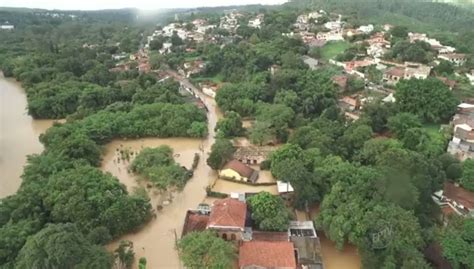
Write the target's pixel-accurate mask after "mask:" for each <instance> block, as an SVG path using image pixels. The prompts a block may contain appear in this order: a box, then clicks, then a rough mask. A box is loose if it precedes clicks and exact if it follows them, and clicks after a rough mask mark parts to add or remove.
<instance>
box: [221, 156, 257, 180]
mask: <svg viewBox="0 0 474 269" xmlns="http://www.w3.org/2000/svg"><path fill="white" fill-rule="evenodd" d="M219 177H221V178H224V179H233V180H238V181H245V182H252V183H255V182H256V181H257V179H258V171H256V170H254V169H253V168H251V167H249V166H247V165H245V164H243V163H241V162H239V161H237V160H231V161H229V162H228V163H227V164H226V165H224V167H223V168H222V169H221V170H220V171H219Z"/></svg>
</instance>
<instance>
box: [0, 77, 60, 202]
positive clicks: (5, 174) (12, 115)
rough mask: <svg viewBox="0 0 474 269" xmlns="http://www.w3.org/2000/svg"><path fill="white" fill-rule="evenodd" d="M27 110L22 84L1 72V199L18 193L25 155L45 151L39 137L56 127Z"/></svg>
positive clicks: (51, 122) (50, 121)
mask: <svg viewBox="0 0 474 269" xmlns="http://www.w3.org/2000/svg"><path fill="white" fill-rule="evenodd" d="M26 108H27V103H26V93H25V91H24V90H23V88H22V87H21V85H20V83H18V82H16V81H15V80H14V79H7V78H4V77H3V74H1V72H0V174H1V175H0V198H3V197H6V196H8V195H12V194H14V193H15V192H16V191H17V190H18V188H19V187H20V184H21V178H20V176H21V174H22V172H23V167H24V165H25V164H26V156H27V155H30V154H34V153H40V152H41V151H42V150H43V145H42V144H41V143H40V142H39V140H38V137H39V135H40V134H41V133H44V132H45V131H46V129H48V128H49V127H51V125H52V124H53V121H52V120H33V118H32V117H31V116H29V115H28V113H27V110H26Z"/></svg>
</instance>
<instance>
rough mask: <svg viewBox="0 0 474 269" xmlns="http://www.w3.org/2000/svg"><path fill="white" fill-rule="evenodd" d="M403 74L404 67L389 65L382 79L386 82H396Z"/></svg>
mask: <svg viewBox="0 0 474 269" xmlns="http://www.w3.org/2000/svg"><path fill="white" fill-rule="evenodd" d="M404 75H405V69H404V68H401V67H397V66H396V67H391V68H388V69H387V70H385V72H384V73H383V81H384V82H386V83H388V84H396V83H397V82H399V81H400V80H401V79H403V77H404Z"/></svg>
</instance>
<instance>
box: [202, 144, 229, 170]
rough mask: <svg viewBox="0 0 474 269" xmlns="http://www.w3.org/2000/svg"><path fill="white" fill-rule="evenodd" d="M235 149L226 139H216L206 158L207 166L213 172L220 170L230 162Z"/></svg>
mask: <svg viewBox="0 0 474 269" xmlns="http://www.w3.org/2000/svg"><path fill="white" fill-rule="evenodd" d="M234 152H235V148H234V146H233V145H232V142H230V141H229V140H227V139H216V142H215V143H214V145H212V147H211V153H210V154H209V157H208V158H207V165H209V166H210V167H211V168H212V169H214V170H219V169H221V168H222V167H223V166H224V165H225V164H226V163H227V162H228V161H230V160H232V156H233V154H234Z"/></svg>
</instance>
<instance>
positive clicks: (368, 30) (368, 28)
mask: <svg viewBox="0 0 474 269" xmlns="http://www.w3.org/2000/svg"><path fill="white" fill-rule="evenodd" d="M357 30H358V31H360V32H362V33H364V34H369V33H371V32H372V31H373V30H374V25H372V24H369V25H362V26H360V27H359V28H357Z"/></svg>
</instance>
